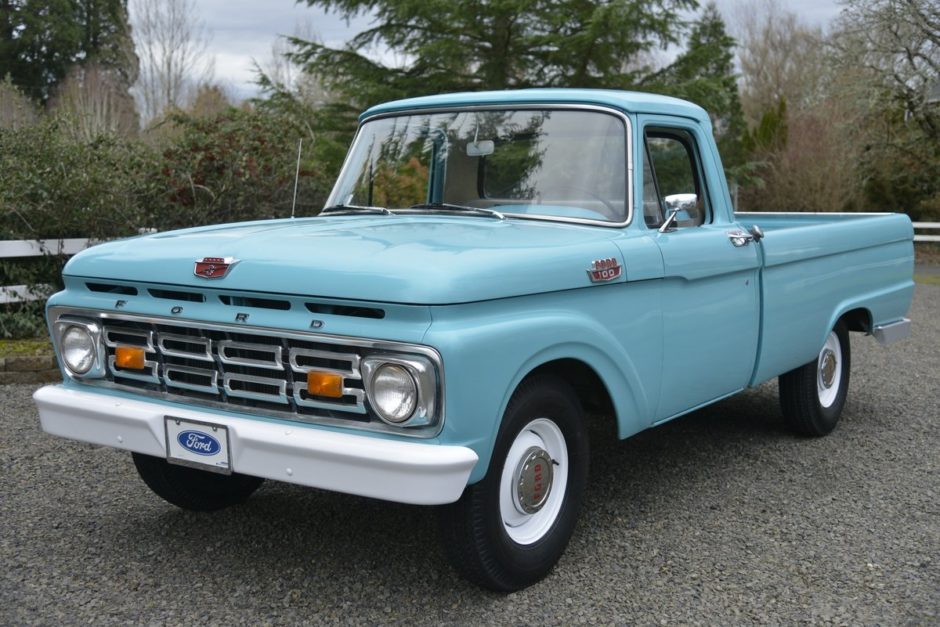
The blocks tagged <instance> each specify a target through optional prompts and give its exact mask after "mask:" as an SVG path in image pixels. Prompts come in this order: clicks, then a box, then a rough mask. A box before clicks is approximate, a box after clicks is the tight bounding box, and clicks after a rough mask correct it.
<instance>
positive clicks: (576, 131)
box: [327, 110, 627, 223]
mask: <svg viewBox="0 0 940 627" xmlns="http://www.w3.org/2000/svg"><path fill="white" fill-rule="evenodd" d="M626 153H627V151H626V135H625V128H624V123H623V121H622V120H621V119H620V118H619V117H617V116H615V115H612V114H607V113H602V112H597V111H583V110H513V111H507V110H493V111H462V112H458V111H454V112H447V113H426V114H412V115H401V116H395V117H383V118H379V119H376V120H372V121H369V122H366V123H365V124H364V125H363V126H362V128H361V129H360V132H359V134H358V136H357V138H356V141H355V143H354V145H353V148H352V150H351V152H350V155H349V157H348V159H347V163H346V166H345V167H344V170H343V173H342V174H341V176H340V179H339V180H338V181H337V183H336V187H335V188H334V189H333V193H332V195H331V196H330V199H329V201H328V203H327V206H328V207H330V206H333V207H346V208H350V209H356V208H372V209H373V211H375V210H376V208H381V209H391V210H403V209H411V210H413V211H442V210H447V211H459V210H461V209H468V210H472V209H478V210H479V209H485V210H493V211H491V212H490V213H494V212H498V214H503V215H528V216H544V217H549V218H552V217H561V218H580V219H586V220H596V221H604V222H615V223H619V222H625V221H626V219H627V203H626V175H627V174H626V173H627V167H626ZM477 213H482V212H479V211H478V212H477Z"/></svg>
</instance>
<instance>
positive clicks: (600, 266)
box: [587, 257, 623, 283]
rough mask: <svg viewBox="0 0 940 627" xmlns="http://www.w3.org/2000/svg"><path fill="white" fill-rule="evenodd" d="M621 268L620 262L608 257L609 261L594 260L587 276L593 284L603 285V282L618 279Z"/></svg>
mask: <svg viewBox="0 0 940 627" xmlns="http://www.w3.org/2000/svg"><path fill="white" fill-rule="evenodd" d="M622 272H623V268H622V267H621V266H620V262H619V261H617V260H616V259H614V258H613V257H610V258H609V259H595V260H594V263H592V264H591V267H590V268H588V271H587V273H588V276H589V277H591V281H593V282H594V283H603V282H604V281H613V280H614V279H618V278H620V274H621V273H622Z"/></svg>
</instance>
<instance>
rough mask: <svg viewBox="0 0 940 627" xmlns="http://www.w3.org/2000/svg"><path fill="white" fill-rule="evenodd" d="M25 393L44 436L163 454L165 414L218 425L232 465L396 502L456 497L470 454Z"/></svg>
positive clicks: (148, 405) (92, 397)
mask: <svg viewBox="0 0 940 627" xmlns="http://www.w3.org/2000/svg"><path fill="white" fill-rule="evenodd" d="M33 399H34V400H35V401H36V405H37V406H38V407H39V420H40V423H41V424H42V428H43V430H44V431H46V432H47V433H50V434H52V435H58V436H61V437H64V438H70V439H73V440H81V441H83V442H90V443H92V444H100V445H102V446H110V447H114V448H119V449H124V450H128V451H134V452H137V453H144V454H146V455H153V456H156V457H166V435H165V432H164V417H165V416H167V415H172V416H174V417H178V418H184V419H187V420H197V421H202V422H209V423H214V424H219V425H225V426H226V427H228V431H229V438H230V446H231V457H232V469H233V470H234V471H235V472H239V473H242V474H246V475H253V476H256V477H265V478H267V479H276V480H278V481H286V482H289V483H297V484H300V485H306V486H311V487H315V488H322V489H325V490H333V491H336V492H345V493H348V494H357V495H360V496H368V497H372V498H378V499H385V500H388V501H396V502H399V503H413V504H418V505H434V504H442V503H452V502H454V501H456V500H457V499H458V498H460V495H461V493H462V492H463V489H464V488H465V487H466V485H467V479H468V478H469V476H470V472H471V471H472V470H473V467H474V465H475V464H476V463H477V460H478V457H477V454H476V453H475V452H474V451H473V450H471V449H469V448H466V447H462V446H442V445H437V444H431V443H418V442H400V441H396V440H389V439H383V438H379V437H370V436H365V435H353V434H347V433H336V432H333V431H326V430H322V429H316V428H311V427H307V426H306V425H297V426H292V425H284V424H282V423H273V422H264V421H261V420H251V419H246V418H236V417H231V416H225V415H221V414H216V413H209V412H205V411H200V410H198V409H189V408H184V407H172V408H171V407H168V406H166V405H163V404H160V403H154V402H151V401H147V400H137V399H127V398H119V397H115V396H108V395H104V394H99V393H95V392H86V391H83V390H75V389H71V388H66V387H65V386H61V385H50V386H46V387H43V388H40V389H39V390H37V391H36V393H35V394H34V395H33Z"/></svg>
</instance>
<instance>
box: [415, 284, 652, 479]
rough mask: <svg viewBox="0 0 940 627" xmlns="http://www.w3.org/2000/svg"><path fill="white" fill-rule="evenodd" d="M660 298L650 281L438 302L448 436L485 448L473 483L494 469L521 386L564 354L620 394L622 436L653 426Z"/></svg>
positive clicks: (434, 334) (434, 329) (428, 339)
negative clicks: (504, 423)
mask: <svg viewBox="0 0 940 627" xmlns="http://www.w3.org/2000/svg"><path fill="white" fill-rule="evenodd" d="M656 298H658V291H656V290H655V289H654V288H652V287H651V286H650V285H649V284H647V283H635V284H630V283H625V284H620V285H610V286H603V287H593V288H587V289H583V290H575V291H570V292H565V293H560V294H543V295H536V296H528V297H522V298H515V299H505V300H499V301H490V302H486V303H473V304H466V305H455V306H448V307H435V308H433V309H432V317H433V318H434V322H433V323H432V325H431V327H430V329H429V330H428V333H427V335H426V336H425V339H424V343H426V344H429V345H431V346H434V347H435V348H437V349H438V350H439V351H440V353H441V355H442V357H443V360H444V371H445V377H446V381H445V388H446V399H445V404H446V408H445V413H446V420H445V423H444V429H443V431H442V433H441V436H440V437H441V440H442V442H443V443H447V444H457V443H459V444H460V445H462V446H467V447H469V448H472V449H473V450H474V451H475V452H476V453H477V455H478V456H479V457H480V462H479V463H478V464H477V466H476V468H474V472H473V474H472V475H471V477H470V482H471V483H472V482H475V481H478V480H479V479H481V478H482V477H483V475H484V474H485V473H486V470H487V468H488V466H489V460H490V456H491V453H492V449H493V445H494V443H495V439H496V435H497V433H498V431H499V425H500V420H501V418H502V415H503V413H504V412H505V409H506V406H507V405H508V403H509V399H510V398H511V397H512V394H513V392H514V391H515V389H516V387H517V386H518V385H519V383H520V382H521V381H522V380H523V379H524V378H525V377H526V376H527V375H528V374H529V373H530V372H532V371H533V370H534V369H535V368H537V367H539V366H541V365H543V364H545V363H548V362H551V361H554V360H557V359H577V360H579V361H582V362H584V363H585V364H587V365H588V366H590V367H591V368H592V369H593V370H594V371H595V372H596V373H597V374H598V376H599V377H600V379H601V380H602V381H603V383H604V385H605V386H606V387H607V390H608V391H609V393H610V395H611V398H612V400H613V405H614V411H615V413H616V417H617V424H618V433H619V435H620V437H627V436H629V435H632V434H633V433H636V432H637V431H640V430H642V429H644V428H646V427H648V426H649V425H650V423H651V420H652V411H653V406H654V405H655V401H656V400H658V393H659V387H660V378H661V369H662V328H661V325H662V320H661V316H660V314H659V307H658V302H652V301H651V300H650V299H656ZM627 347H629V350H628V348H627Z"/></svg>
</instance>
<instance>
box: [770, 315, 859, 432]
mask: <svg viewBox="0 0 940 627" xmlns="http://www.w3.org/2000/svg"><path fill="white" fill-rule="evenodd" d="M851 365H852V354H851V351H850V350H849V332H848V329H846V326H845V323H844V322H842V321H841V320H840V321H839V322H838V323H837V324H836V326H835V328H834V329H833V330H832V331H830V332H829V336H828V337H827V338H826V343H825V344H824V345H823V347H822V349H821V350H820V351H819V355H818V356H817V357H816V359H814V360H813V361H811V362H809V363H808V364H805V365H803V366H800V367H799V368H796V369H794V370H791V371H790V372H787V373H785V374H782V375H780V407H781V409H782V410H783V417H784V418H785V419H786V421H787V422H788V423H789V425H790V427H791V428H792V429H793V430H794V431H796V432H797V433H800V434H802V435H809V436H821V435H826V434H828V433H830V432H831V431H832V430H833V429H835V427H836V424H837V423H838V422H839V417H840V416H841V415H842V408H843V407H845V400H846V397H847V396H848V393H849V371H850V369H851Z"/></svg>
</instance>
